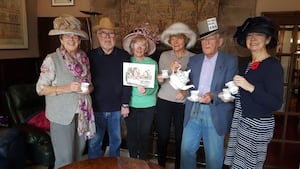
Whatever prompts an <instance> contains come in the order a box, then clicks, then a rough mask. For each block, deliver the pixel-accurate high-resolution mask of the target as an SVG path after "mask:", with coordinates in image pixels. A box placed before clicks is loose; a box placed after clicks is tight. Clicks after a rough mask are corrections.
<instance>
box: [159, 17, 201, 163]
mask: <svg viewBox="0 0 300 169" xmlns="http://www.w3.org/2000/svg"><path fill="white" fill-rule="evenodd" d="M161 41H162V42H163V43H164V44H166V45H167V46H170V47H171V48H172V50H169V51H165V52H163V53H162V54H161V56H160V59H159V70H160V71H161V70H168V72H169V73H171V72H172V71H173V70H175V71H176V70H177V69H178V67H179V65H180V66H181V69H182V70H185V69H186V67H187V63H188V61H189V58H190V56H192V55H194V53H192V52H190V51H188V50H187V49H189V48H191V47H193V46H194V45H195V43H196V41H197V35H196V33H195V32H194V31H193V30H191V29H190V28H189V27H188V26H187V25H186V24H184V23H181V22H176V23H173V24H172V25H171V26H169V27H168V28H166V30H165V31H164V32H163V33H162V34H161ZM158 81H159V83H160V85H161V88H160V90H159V92H158V100H157V111H158V113H157V117H156V127H157V132H158V139H157V146H158V147H157V152H158V163H159V165H161V166H163V167H164V166H165V163H166V155H167V145H168V142H169V135H170V128H171V124H173V126H174V132H175V151H176V160H175V169H179V168H180V148H181V136H182V131H183V117H184V101H185V98H186V93H185V91H182V90H176V89H174V88H173V87H172V86H171V85H170V83H169V79H168V78H164V77H163V76H162V75H158ZM172 120H173V121H172Z"/></svg>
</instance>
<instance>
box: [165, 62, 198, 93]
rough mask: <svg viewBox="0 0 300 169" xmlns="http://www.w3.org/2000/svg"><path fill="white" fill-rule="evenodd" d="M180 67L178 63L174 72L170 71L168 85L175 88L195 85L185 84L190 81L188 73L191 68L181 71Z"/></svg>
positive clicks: (182, 88)
mask: <svg viewBox="0 0 300 169" xmlns="http://www.w3.org/2000/svg"><path fill="white" fill-rule="evenodd" d="M180 68H181V66H180V65H179V67H178V69H177V72H176V73H175V72H174V70H173V71H172V74H171V76H170V81H169V83H170V85H171V86H172V87H173V88H174V89H176V90H178V89H180V90H187V89H189V88H192V87H195V86H194V85H186V83H187V82H189V81H190V79H189V74H190V72H191V70H187V71H182V70H180Z"/></svg>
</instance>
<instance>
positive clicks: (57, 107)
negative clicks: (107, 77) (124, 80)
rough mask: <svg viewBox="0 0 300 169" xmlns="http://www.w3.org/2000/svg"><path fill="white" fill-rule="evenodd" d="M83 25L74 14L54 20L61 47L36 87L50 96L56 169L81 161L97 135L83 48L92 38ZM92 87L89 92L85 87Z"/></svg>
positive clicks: (49, 58)
mask: <svg viewBox="0 0 300 169" xmlns="http://www.w3.org/2000/svg"><path fill="white" fill-rule="evenodd" d="M80 25H81V23H80V21H79V20H78V19H76V18H75V17H73V16H70V15H63V16H59V17H57V18H55V19H54V21H53V26H54V29H52V30H50V32H49V35H50V36H52V35H59V41H60V46H59V47H58V48H57V49H56V51H55V52H53V53H50V54H48V55H47V56H46V58H45V59H44V61H43V64H42V66H41V73H40V76H39V79H38V82H37V84H36V90H37V93H38V94H39V95H41V96H42V95H43V96H45V97H46V117H47V119H49V121H50V136H51V141H52V145H53V150H54V154H55V164H54V168H59V167H61V166H64V165H66V164H70V163H72V162H74V161H78V160H81V156H82V153H83V151H84V147H85V139H89V138H91V137H92V136H93V135H94V133H95V123H94V113H93V109H92V105H91V97H90V95H89V94H90V93H91V92H92V90H93V86H92V85H91V74H90V70H89V68H90V64H89V60H88V58H87V56H86V54H85V52H84V51H82V50H81V49H79V46H80V42H81V40H86V39H88V35H87V33H86V32H84V31H82V30H81V27H80ZM83 83H88V84H90V85H89V86H88V87H87V88H86V89H84V90H83V88H81V84H83Z"/></svg>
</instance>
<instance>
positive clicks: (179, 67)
mask: <svg viewBox="0 0 300 169" xmlns="http://www.w3.org/2000/svg"><path fill="white" fill-rule="evenodd" d="M180 69H181V64H179V66H178V68H177V72H179V71H180ZM172 74H174V69H173V70H172Z"/></svg>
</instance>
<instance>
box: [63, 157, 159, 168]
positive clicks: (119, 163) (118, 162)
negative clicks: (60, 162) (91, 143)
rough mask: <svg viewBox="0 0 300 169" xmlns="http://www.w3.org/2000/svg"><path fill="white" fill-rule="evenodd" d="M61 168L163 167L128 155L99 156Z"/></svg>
mask: <svg viewBox="0 0 300 169" xmlns="http://www.w3.org/2000/svg"><path fill="white" fill-rule="evenodd" d="M61 169H164V168H163V167H161V166H159V165H157V164H155V163H153V162H150V161H144V160H139V159H135V158H129V157H101V158H96V159H87V160H82V161H78V162H74V163H72V164H69V165H66V166H64V167H62V168H61Z"/></svg>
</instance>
